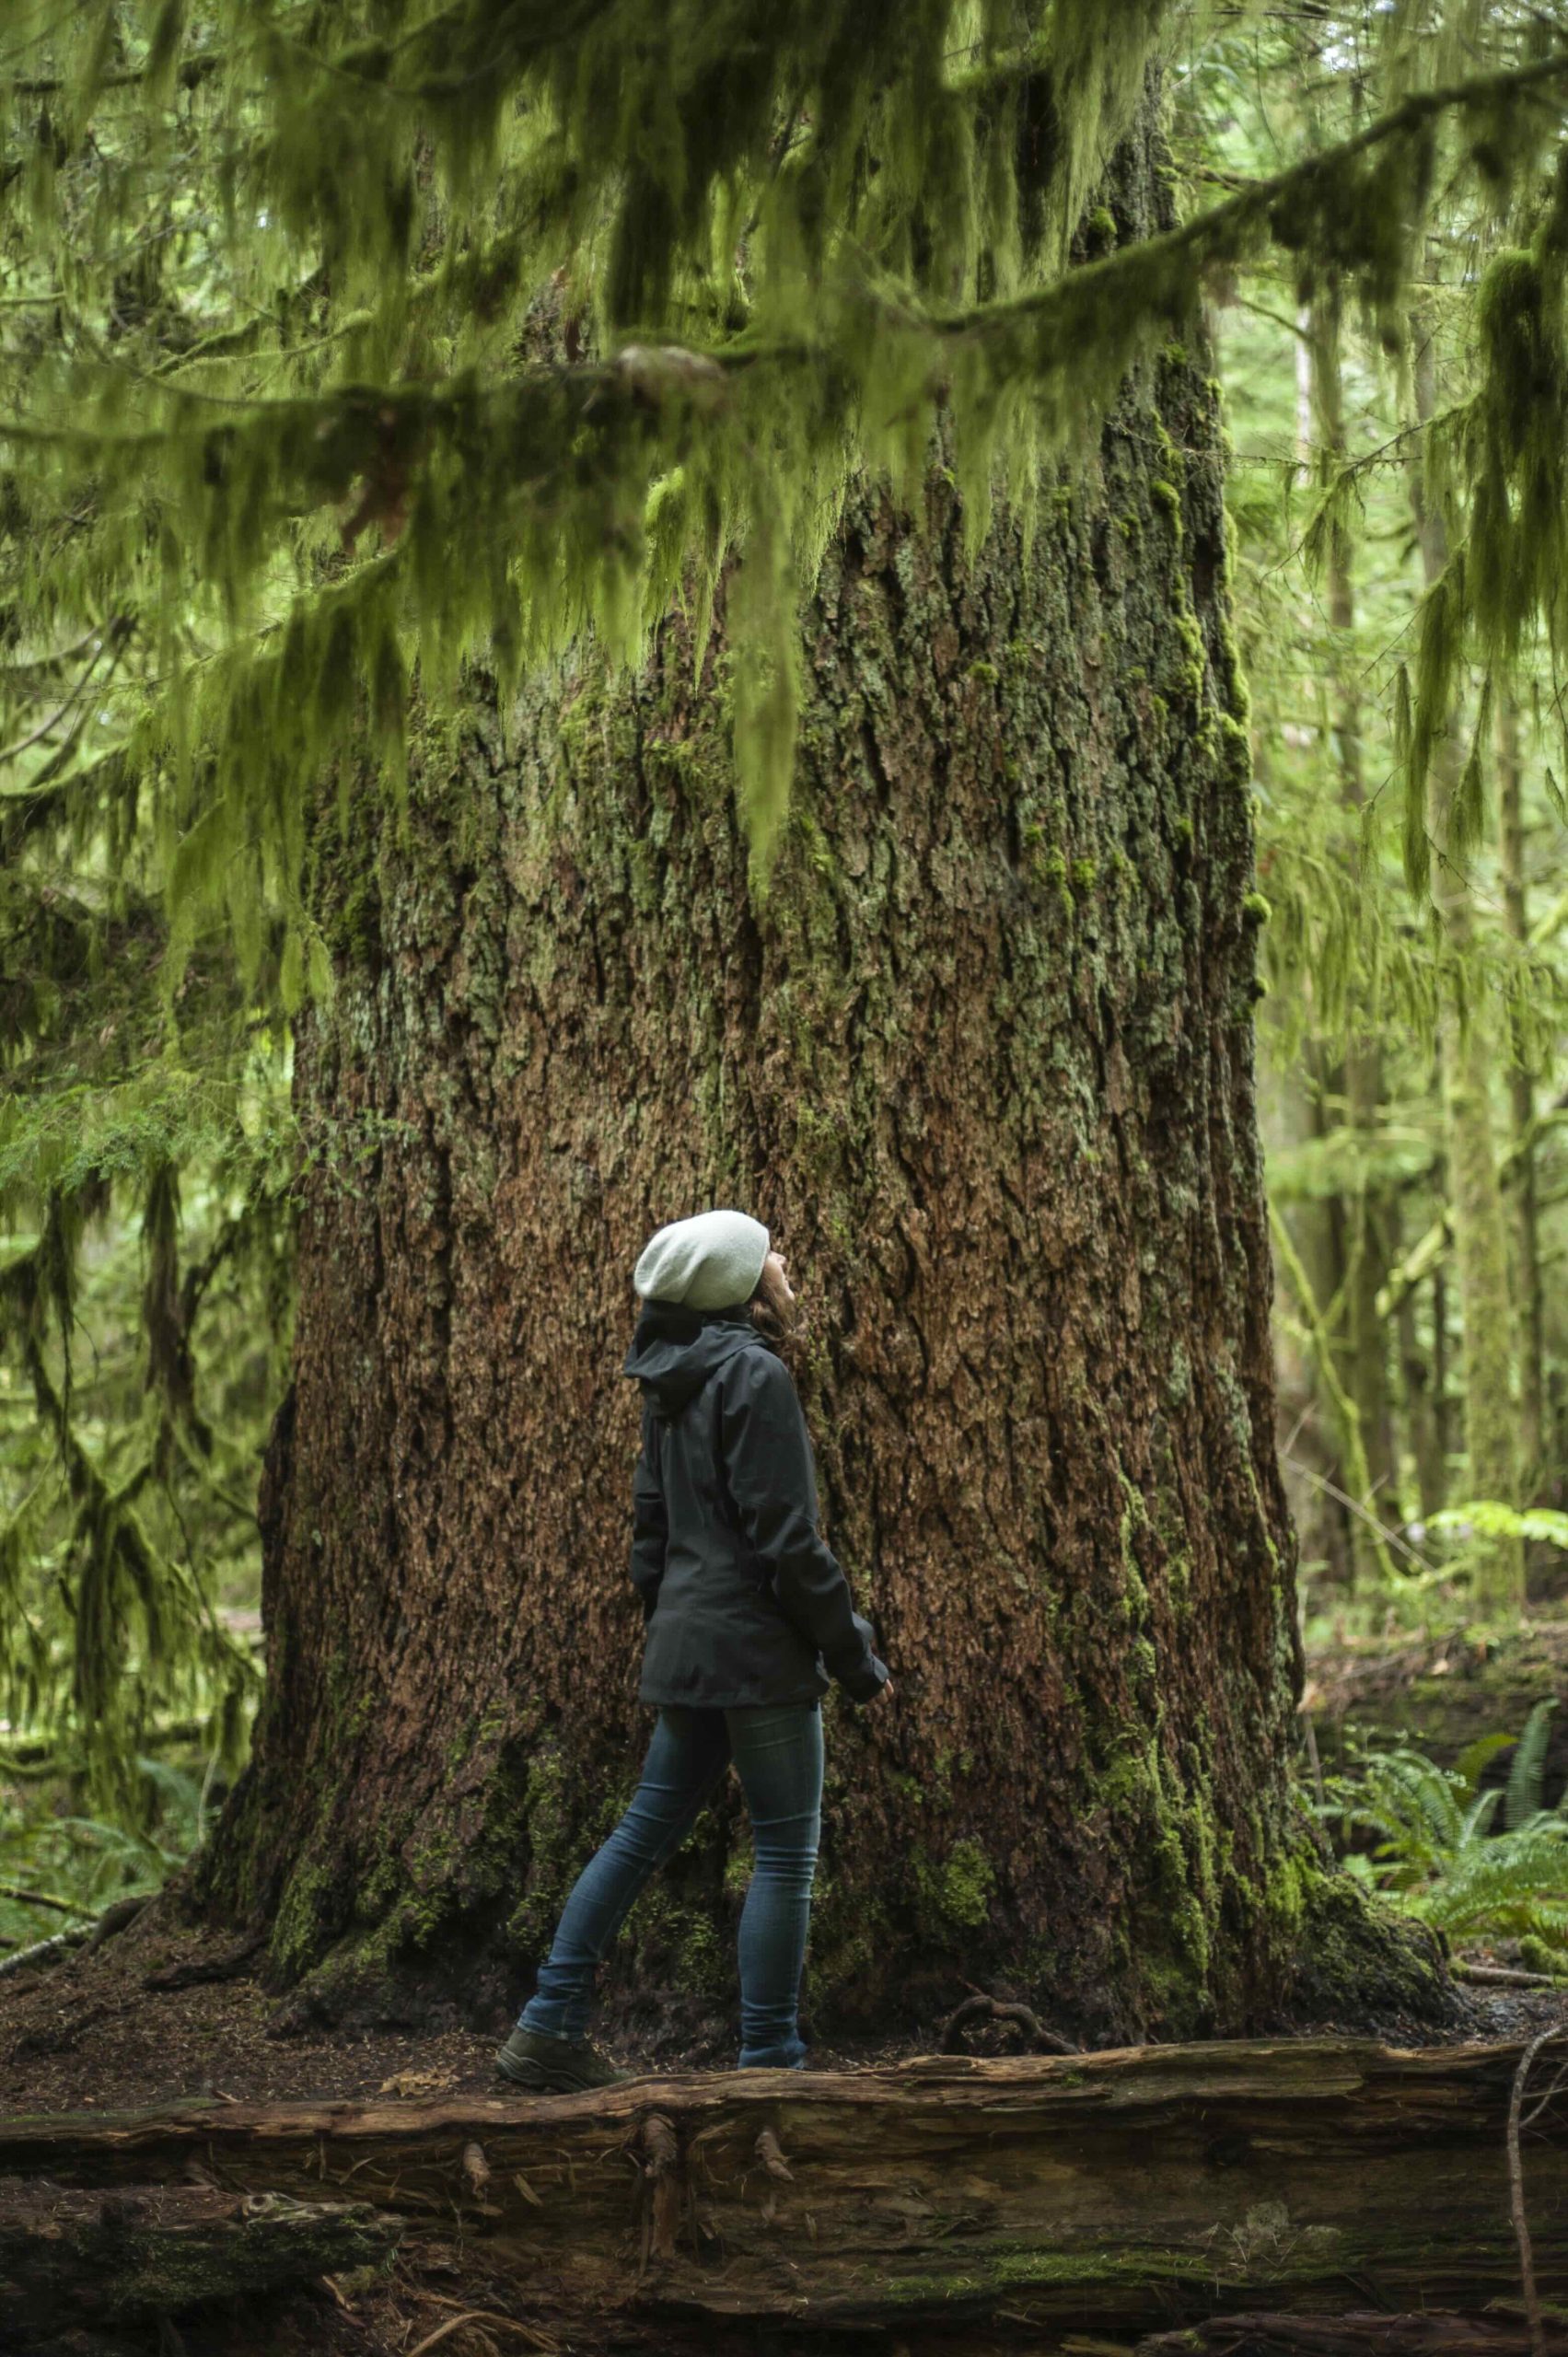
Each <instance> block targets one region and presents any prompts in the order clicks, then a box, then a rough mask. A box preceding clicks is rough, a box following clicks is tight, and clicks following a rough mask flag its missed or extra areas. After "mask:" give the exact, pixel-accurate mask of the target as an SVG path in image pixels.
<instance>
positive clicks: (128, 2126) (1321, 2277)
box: [0, 2039, 1568, 2345]
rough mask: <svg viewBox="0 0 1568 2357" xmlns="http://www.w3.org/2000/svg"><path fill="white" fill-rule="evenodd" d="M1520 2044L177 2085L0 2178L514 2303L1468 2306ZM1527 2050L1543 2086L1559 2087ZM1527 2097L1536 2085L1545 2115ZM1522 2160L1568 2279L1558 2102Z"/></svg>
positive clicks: (61, 2138)
mask: <svg viewBox="0 0 1568 2357" xmlns="http://www.w3.org/2000/svg"><path fill="white" fill-rule="evenodd" d="M1518 2060H1519V2049H1517V2048H1510V2047H1496V2046H1493V2047H1476V2046H1469V2047H1449V2048H1446V2049H1442V2048H1440V2049H1424V2050H1421V2051H1406V2050H1401V2049H1392V2048H1387V2047H1382V2046H1379V2045H1376V2044H1375V2043H1372V2042H1370V2041H1364V2040H1353V2039H1302V2040H1291V2041H1280V2042H1277V2043H1271V2042H1269V2041H1263V2040H1248V2041H1237V2042H1235V2043H1225V2044H1214V2045H1207V2046H1188V2047H1174V2046H1173V2047H1144V2048H1129V2049H1119V2050H1115V2051H1109V2052H1102V2053H1098V2054H1088V2055H1082V2056H1068V2057H1058V2056H1040V2057H1033V2056H1031V2057H1028V2058H1019V2059H1016V2060H1005V2061H973V2060H967V2059H962V2058H949V2057H931V2058H925V2059H921V2060H918V2061H912V2062H907V2063H904V2064H901V2065H900V2066H899V2067H897V2068H894V2069H888V2070H868V2071H858V2072H851V2073H834V2072H823V2073H791V2072H783V2071H778V2072H774V2071H754V2072H747V2073H698V2074H692V2075H691V2076H688V2077H680V2078H659V2077H648V2078H643V2079H635V2080H631V2081H628V2082H625V2083H623V2084H619V2085H616V2086H613V2087H610V2088H606V2089H601V2090H598V2091H597V2092H595V2093H593V2094H590V2095H582V2096H546V2097H538V2098H528V2097H524V2096H505V2097H495V2098H489V2099H487V2098H484V2097H464V2098H460V2099H453V2100H450V2101H447V2102H442V2103H435V2104H409V2103H401V2102H381V2103H346V2102H320V2103H306V2104H301V2103H288V2104H261V2105H256V2104H232V2105H227V2104H225V2105H219V2104H213V2105H207V2104H203V2103H190V2104H181V2105H176V2106H173V2107H165V2108H159V2109H156V2110H150V2111H145V2112H139V2113H122V2114H120V2115H118V2116H109V2115H106V2116H104V2117H101V2118H89V2117H82V2116H79V2115H76V2116H70V2117H59V2116H57V2117H52V2118H48V2119H13V2120H9V2121H4V2122H0V2169H4V2170H7V2171H18V2172H22V2173H24V2174H27V2173H41V2172H43V2171H45V2170H47V2172H48V2173H49V2175H50V2176H51V2177H52V2178H54V2179H56V2180H65V2181H69V2182H71V2183H74V2184H76V2185H91V2186H97V2187H102V2186H111V2185H114V2184H117V2183H121V2182H136V2183H144V2184H145V2182H146V2181H147V2180H148V2179H149V2177H154V2178H160V2179H163V2180H165V2181H168V2182H170V2183H173V2182H177V2181H179V2180H180V2178H181V2177H183V2176H184V2174H185V2172H186V2171H187V2169H188V2168H189V2167H190V2165H192V2163H195V2164H197V2165H200V2166H201V2167H202V2168H203V2170H204V2171H205V2172H206V2173H207V2174H208V2175H209V2176H210V2177H212V2178H213V2179H214V2180H215V2181H216V2182H217V2183H219V2184H221V2185H223V2186H225V2187H226V2188H227V2189H230V2190H233V2191H242V2190H246V2189H265V2190H268V2191H271V2192H274V2193H292V2194H295V2195H296V2196H297V2197H299V2198H301V2199H308V2200H323V2199H331V2197H332V2195H333V2194H334V2193H337V2192H340V2191H341V2192H342V2193H343V2194H344V2195H352V2196H354V2197H356V2198H357V2199H359V2200H365V2201H369V2202H373V2203H377V2204H379V2205H384V2206H385V2207H387V2208H388V2209H395V2210H396V2211H397V2212H400V2213H401V2214H402V2215H404V2216H406V2217H407V2218H408V2219H409V2220H410V2221H411V2222H412V2225H411V2236H410V2242H409V2244H408V2246H406V2247H407V2248H408V2249H409V2251H410V2253H411V2256H412V2252H413V2250H414V2248H415V2247H416V2246H417V2241H418V2238H419V2231H420V2226H421V2224H422V2223H423V2224H425V2225H427V2226H429V2227H430V2228H432V2229H434V2230H436V2232H438V2233H440V2234H443V2235H449V2234H450V2232H451V2229H452V2225H453V2223H454V2220H455V2219H457V2220H459V2221H460V2222H461V2226H462V2232H463V2236H464V2240H465V2243H466V2244H467V2245H468V2246H469V2247H470V2248H472V2249H473V2250H474V2251H475V2252H476V2253H478V2252H479V2251H480V2250H481V2249H482V2258H483V2265H484V2269H485V2272H486V2275H487V2277H488V2278H490V2279H491V2280H494V2281H507V2282H510V2283H511V2284H512V2285H513V2286H514V2287H515V2292H516V2295H517V2298H518V2299H519V2300H520V2301H521V2303H522V2304H523V2305H524V2307H525V2308H526V2311H527V2313H528V2315H530V2316H536V2317H538V2318H539V2319H540V2321H541V2322H548V2323H554V2324H560V2325H562V2326H563V2327H565V2328H567V2329H568V2330H569V2331H575V2332H577V2333H580V2334H582V2335H584V2336H586V2341H587V2345H598V2344H599V2343H601V2342H602V2341H603V2340H604V2338H605V2335H606V2333H607V2332H608V2331H609V2329H610V2320H613V2319H616V2318H619V2320H620V2323H621V2326H623V2327H626V2328H633V2329H635V2328H637V2327H638V2326H639V2325H643V2326H645V2325H646V2324H647V2323H649V2322H650V2321H652V2320H654V2319H656V2318H660V2319H663V2320H664V2321H665V2322H666V2323H667V2324H668V2327H669V2328H671V2329H674V2328H676V2327H677V2326H679V2325H680V2324H681V2323H684V2324H685V2325H686V2326H687V2327H696V2326H698V2325H700V2324H703V2322H704V2320H705V2322H706V2325H707V2327H708V2328H713V2327H714V2326H716V2325H717V2324H718V2323H719V2322H720V2321H721V2320H723V2319H730V2320H733V2321H734V2322H736V2323H743V2322H744V2323H748V2324H749V2323H766V2322H767V2321H768V2320H770V2319H789V2320H792V2321H793V2322H795V2323H800V2322H803V2321H805V2322H814V2323H819V2324H823V2325H834V2326H840V2327H848V2326H854V2325H857V2324H862V2325H865V2324H883V2325H887V2324H897V2325H898V2326H899V2327H900V2329H902V2328H907V2327H911V2326H935V2325H941V2324H945V2323H947V2324H951V2323H957V2322H960V2321H966V2320H973V2321H979V2320H981V2319H983V2318H986V2317H1000V2316H1005V2318H1007V2319H1008V2320H1009V2321H1010V2323H1011V2324H1013V2325H1014V2326H1017V2325H1025V2326H1028V2327H1029V2328H1031V2329H1036V2330H1038V2331H1039V2332H1040V2333H1042V2334H1049V2333H1050V2332H1051V2328H1061V2329H1073V2330H1076V2331H1079V2332H1082V2331H1083V2330H1085V2329H1086V2328H1089V2327H1090V2326H1093V2327H1096V2328H1112V2329H1121V2330H1122V2331H1124V2332H1126V2331H1129V2330H1132V2331H1144V2332H1149V2331H1156V2330H1162V2329H1169V2328H1171V2327H1172V2326H1173V2325H1174V2324H1176V2323H1177V2322H1179V2321H1180V2320H1182V2319H1184V2318H1185V2319H1197V2318H1200V2317H1205V2316H1214V2314H1216V2313H1217V2312H1225V2311H1232V2310H1236V2309H1240V2308H1251V2309H1254V2310H1256V2309H1259V2308H1266V2309H1267V2310H1268V2311H1269V2312H1271V2313H1276V2312H1277V2313H1280V2314H1291V2313H1295V2312H1298V2311H1304V2312H1310V2311H1314V2310H1316V2311H1318V2312H1323V2311H1326V2310H1330V2311H1331V2310H1342V2309H1343V2308H1344V2307H1345V2306H1346V2305H1352V2304H1353V2305H1357V2306H1361V2307H1372V2306H1380V2307H1382V2308H1383V2309H1384V2310H1385V2311H1386V2312H1389V2313H1400V2312H1409V2311H1414V2310H1419V2309H1422V2308H1423V2307H1425V2308H1436V2309H1456V2310H1469V2311H1470V2312H1471V2313H1472V2314H1475V2313H1479V2312H1480V2311H1481V2310H1482V2309H1483V2308H1484V2307H1485V2306H1486V2305H1487V2304H1488V2302H1489V2301H1492V2300H1493V2299H1503V2300H1511V2299H1516V2298H1517V2296H1518V2290H1519V2275H1518V2254H1517V2249H1516V2240H1515V2235H1514V2231H1513V2228H1512V2225H1511V2223H1510V2213H1509V2193H1508V2181H1507V2156H1506V2122H1507V2113H1508V2101H1509V2092H1510V2086H1511V2083H1512V2080H1513V2077H1514V2074H1515V2071H1516V2067H1517V2064H1518ZM1538 2067H1539V2075H1540V2079H1541V2081H1542V2083H1543V2085H1548V2086H1549V2085H1550V2084H1551V2082H1550V2074H1549V2073H1548V2070H1547V2065H1546V2061H1544V2060H1543V2061H1542V2062H1541V2064H1540V2065H1539V2066H1538ZM1535 2102H1536V2099H1535V2097H1534V2096H1532V2097H1531V2109H1532V2111H1534V2110H1535ZM1524 2177H1525V2190H1526V2198H1527V2208H1528V2214H1529V2218H1530V2222H1531V2225H1532V2228H1533V2232H1534V2241H1535V2267H1536V2274H1537V2281H1538V2283H1539V2289H1540V2291H1541V2293H1542V2294H1543V2295H1545V2296H1548V2297H1551V2296H1552V2295H1553V2294H1556V2293H1568V2200H1565V2196H1568V2096H1562V2097H1558V2096H1552V2097H1551V2098H1549V2099H1548V2100H1547V2101H1546V2102H1545V2103H1544V2105H1543V2106H1542V2107H1540V2108H1539V2111H1537V2112H1536V2115H1535V2117H1534V2118H1533V2119H1532V2120H1531V2123H1530V2126H1529V2128H1528V2131H1527V2136H1526V2139H1525V2148H1524Z"/></svg>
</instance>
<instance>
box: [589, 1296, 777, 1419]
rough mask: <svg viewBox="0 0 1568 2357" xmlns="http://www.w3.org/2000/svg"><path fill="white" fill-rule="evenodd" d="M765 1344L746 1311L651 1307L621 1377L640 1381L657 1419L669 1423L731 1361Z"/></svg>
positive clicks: (671, 1303)
mask: <svg viewBox="0 0 1568 2357" xmlns="http://www.w3.org/2000/svg"><path fill="white" fill-rule="evenodd" d="M761 1340H762V1337H761V1334H759V1332H758V1331H757V1329H756V1327H755V1326H754V1325H753V1324H752V1322H751V1320H750V1318H749V1317H748V1316H747V1315H746V1312H745V1310H744V1309H743V1308H739V1307H731V1308H726V1309H689V1308H687V1306H685V1304H684V1303H683V1302H677V1301H650V1302H648V1303H647V1304H646V1305H645V1307H644V1309H643V1313H642V1315H641V1317H640V1318H638V1320H637V1324H636V1329H635V1331H634V1332H633V1336H632V1347H631V1349H630V1350H629V1351H628V1352H627V1353H626V1356H625V1358H624V1359H623V1360H622V1362H621V1373H622V1375H629V1376H635V1377H636V1379H637V1381H638V1382H639V1383H640V1384H641V1385H642V1387H643V1397H644V1399H645V1400H646V1401H647V1402H648V1404H649V1405H650V1406H651V1408H652V1409H653V1411H654V1413H655V1415H656V1416H657V1417H659V1418H660V1419H661V1420H662V1421H663V1422H666V1423H668V1422H672V1421H673V1419H674V1418H675V1417H677V1416H679V1413H680V1411H681V1410H682V1409H683V1408H684V1407H685V1406H686V1404H687V1402H688V1401H689V1400H691V1399H695V1397H696V1395H697V1393H698V1392H699V1391H700V1390H701V1389H702V1387H703V1384H704V1383H706V1381H707V1379H708V1377H709V1376H710V1375H713V1374H714V1372H715V1371H716V1370H717V1369H718V1368H719V1367H721V1366H723V1364H724V1363H725V1361H726V1359H732V1358H733V1357H734V1356H735V1354H736V1353H737V1352H738V1351H744V1350H747V1349H749V1347H750V1346H751V1345H752V1344H753V1343H754V1342H761Z"/></svg>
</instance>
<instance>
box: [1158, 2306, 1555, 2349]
mask: <svg viewBox="0 0 1568 2357" xmlns="http://www.w3.org/2000/svg"><path fill="white" fill-rule="evenodd" d="M1564 2351H1568V2333H1564V2332H1563V2331H1562V2330H1560V2329H1558V2328H1552V2329H1551V2330H1550V2331H1549V2332H1548V2333H1547V2335H1546V2338H1545V2340H1544V2341H1542V2342H1541V2343H1540V2344H1539V2351H1536V2352H1534V2357H1563V2352H1564ZM1135 2357H1532V2347H1531V2341H1530V2336H1529V2331H1528V2328H1527V2326H1526V2325H1524V2324H1523V2323H1509V2322H1505V2321H1504V2320H1503V2319H1501V2318H1496V2317H1492V2316H1444V2315H1440V2314H1438V2313H1437V2312H1436V2311H1434V2310H1432V2311H1428V2313H1427V2314H1426V2315H1424V2316H1385V2315H1383V2314H1382V2313H1381V2312H1380V2311H1376V2312H1375V2311H1369V2310H1366V2309H1357V2310H1351V2311H1349V2312H1347V2313H1346V2314H1344V2315H1342V2316H1214V2317H1211V2318H1210V2319H1209V2321H1208V2322H1207V2323H1206V2324H1201V2325H1199V2326H1197V2327H1196V2328H1191V2327H1189V2328H1184V2329H1183V2330H1182V2331H1180V2332H1157V2333H1151V2334H1149V2335H1148V2336H1147V2337H1146V2338H1145V2339H1144V2340H1140V2341H1139V2343H1138V2345H1137V2350H1136V2352H1135Z"/></svg>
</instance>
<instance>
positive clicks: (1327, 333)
mask: <svg viewBox="0 0 1568 2357" xmlns="http://www.w3.org/2000/svg"><path fill="white" fill-rule="evenodd" d="M1307 352H1308V357H1309V364H1310V380H1311V393H1312V414H1313V420H1314V427H1315V435H1316V440H1317V444H1318V455H1319V459H1320V462H1321V463H1322V465H1323V466H1325V467H1326V468H1329V469H1334V470H1337V469H1338V468H1339V467H1340V466H1342V464H1343V462H1344V459H1345V454H1346V441H1345V411H1344V386H1343V378H1342V346H1341V335H1340V296H1339V290H1338V288H1337V286H1334V287H1330V288H1329V289H1327V290H1326V291H1325V292H1324V293H1323V294H1322V295H1321V296H1319V297H1318V301H1317V303H1316V304H1314V305H1313V306H1312V308H1311V309H1310V311H1309V313H1308V325H1307ZM1354 560H1355V551H1354V547H1353V543H1352V540H1351V534H1350V526H1349V523H1348V521H1347V520H1346V518H1345V516H1344V514H1343V512H1342V511H1341V512H1340V513H1338V514H1337V515H1336V517H1335V518H1334V521H1333V524H1332V527H1331V528H1330V534H1329V546H1328V563H1327V579H1326V582H1325V587H1326V590H1327V599H1328V613H1329V628H1330V633H1331V635H1330V699H1331V708H1332V714H1333V753H1334V768H1335V772H1336V774H1337V776H1338V780H1339V798H1340V803H1341V807H1342V809H1343V811H1344V813H1345V817H1346V819H1347V821H1348V822H1349V829H1350V840H1347V842H1346V843H1345V846H1344V853H1345V857H1346V858H1347V860H1353V859H1354V857H1355V856H1356V851H1357V843H1356V840H1355V837H1356V836H1357V835H1358V834H1359V830H1360V825H1361V814H1362V811H1363V808H1364V807H1365V801H1366V788H1365V781H1364V778H1363V774H1362V758H1361V695H1360V691H1359V688H1358V686H1357V682H1356V664H1355V646H1354V638H1353V633H1354V630H1355V586H1354ZM1343 1086H1344V1098H1345V1118H1346V1120H1347V1122H1348V1124H1349V1127H1350V1129H1351V1132H1352V1133H1353V1137H1354V1139H1355V1141H1356V1143H1357V1145H1358V1147H1359V1149H1360V1150H1359V1152H1358V1154H1357V1156H1356V1162H1355V1171H1356V1179H1355V1185H1354V1189H1353V1192H1352V1193H1351V1195H1350V1196H1349V1197H1348V1199H1347V1200H1346V1202H1345V1204H1344V1214H1343V1216H1344V1222H1345V1230H1346V1233H1345V1247H1344V1249H1345V1271H1344V1286H1345V1301H1344V1349H1343V1360H1344V1381H1345V1388H1346V1390H1347V1392H1348V1394H1349V1396H1350V1398H1351V1399H1353V1401H1354V1403H1355V1409H1356V1414H1357V1417H1358V1419H1359V1422H1360V1427H1361V1446H1362V1448H1363V1450H1364V1452H1365V1459H1366V1472H1367V1479H1368V1481H1369V1483H1370V1485H1371V1487H1370V1492H1369V1495H1368V1496H1367V1498H1366V1499H1365V1501H1363V1503H1364V1504H1365V1506H1366V1507H1367V1509H1368V1511H1369V1512H1371V1513H1373V1514H1376V1515H1377V1516H1378V1517H1379V1519H1386V1518H1387V1517H1388V1515H1389V1514H1390V1512H1391V1511H1392V1509H1393V1507H1394V1505H1395V1503H1396V1485H1395V1479H1394V1447H1393V1424H1392V1419H1391V1414H1390V1410H1389V1402H1388V1337H1387V1335H1386V1334H1385V1332H1384V1328H1383V1320H1382V1318H1380V1317H1379V1316H1378V1314H1377V1295H1378V1291H1379V1289H1380V1287H1381V1286H1382V1284H1383V1283H1384V1281H1385V1279H1386V1278H1387V1276H1388V1264H1389V1250H1388V1213H1387V1206H1386V1204H1385V1203H1384V1202H1383V1200H1382V1197H1381V1195H1380V1193H1379V1191H1378V1190H1377V1189H1376V1186H1375V1185H1374V1184H1373V1183H1372V1181H1371V1179H1369V1177H1368V1175H1367V1167H1368V1164H1369V1163H1370V1160H1371V1150H1372V1147H1373V1145H1374V1144H1375V1143H1376V1136H1377V1132H1378V1128H1379V1124H1380V1120H1381V1115H1382V1102H1383V1055H1382V1047H1381V1043H1380V1040H1379V1039H1378V1037H1377V1034H1376V1031H1374V1030H1373V1029H1372V1028H1370V1026H1369V1025H1368V1023H1367V1022H1366V1020H1365V1016H1363V1018H1362V1020H1361V1021H1360V1023H1359V1024H1357V1025H1356V1027H1355V1028H1353V1032H1352V1035H1351V1037H1350V1039H1348V1040H1347V1042H1346V1046H1345V1055H1344V1074H1343ZM1361 1531H1362V1537H1361V1539H1360V1540H1359V1542H1358V1554H1357V1560H1358V1562H1359V1563H1360V1564H1361V1566H1362V1567H1363V1569H1364V1570H1365V1569H1369V1568H1370V1567H1371V1552H1370V1547H1369V1544H1368V1541H1369V1538H1370V1535H1371V1534H1370V1532H1369V1530H1368V1527H1367V1525H1366V1524H1365V1523H1363V1524H1362V1525H1361Z"/></svg>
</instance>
